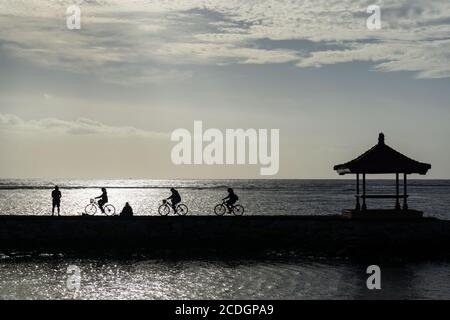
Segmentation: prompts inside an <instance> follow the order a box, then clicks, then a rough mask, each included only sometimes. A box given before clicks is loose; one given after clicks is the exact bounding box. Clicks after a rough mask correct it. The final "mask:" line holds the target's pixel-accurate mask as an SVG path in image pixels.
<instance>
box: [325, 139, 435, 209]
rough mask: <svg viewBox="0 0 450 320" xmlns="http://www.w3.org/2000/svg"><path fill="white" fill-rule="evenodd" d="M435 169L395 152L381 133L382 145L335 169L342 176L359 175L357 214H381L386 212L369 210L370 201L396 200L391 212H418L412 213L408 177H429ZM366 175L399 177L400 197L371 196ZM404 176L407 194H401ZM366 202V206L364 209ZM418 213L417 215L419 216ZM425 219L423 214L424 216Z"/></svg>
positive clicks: (398, 191)
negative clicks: (414, 174)
mask: <svg viewBox="0 0 450 320" xmlns="http://www.w3.org/2000/svg"><path fill="white" fill-rule="evenodd" d="M430 168H431V165H430V164H428V163H422V162H418V161H416V160H413V159H411V158H408V157H407V156H405V155H403V154H401V153H400V152H398V151H396V150H394V149H392V148H391V147H389V146H388V145H386V144H385V142H384V134H383V133H380V135H379V137H378V144H377V145H375V146H374V147H372V148H371V149H370V150H368V151H366V152H365V153H363V154H362V155H360V156H359V157H357V158H356V159H354V160H352V161H349V162H347V163H344V164H339V165H336V166H334V170H336V171H337V172H338V173H339V174H340V175H345V174H355V175H356V195H355V197H356V207H355V209H354V210H350V211H351V213H355V212H357V213H358V212H361V213H363V212H366V213H367V212H368V211H371V213H379V212H381V211H386V210H368V209H367V204H366V199H370V198H372V199H395V209H394V210H389V211H391V212H392V211H394V212H410V213H413V211H414V210H409V209H408V201H407V198H408V194H407V175H408V174H413V173H416V174H420V175H425V174H426V173H427V171H428V170H429V169H430ZM366 174H395V180H396V193H395V194H371V195H368V194H367V193H366ZM400 174H403V194H400V186H399V176H400ZM360 175H362V194H360V181H359V179H360ZM400 199H403V209H402V208H401V206H400ZM361 200H362V206H361ZM417 212H418V211H414V213H417ZM420 215H421V213H420Z"/></svg>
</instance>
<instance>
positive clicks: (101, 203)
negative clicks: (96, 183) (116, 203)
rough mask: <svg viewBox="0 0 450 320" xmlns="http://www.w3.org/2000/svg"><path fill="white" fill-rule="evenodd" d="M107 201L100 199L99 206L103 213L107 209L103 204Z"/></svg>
mask: <svg viewBox="0 0 450 320" xmlns="http://www.w3.org/2000/svg"><path fill="white" fill-rule="evenodd" d="M104 204H105V203H104V202H103V200H99V201H98V206H99V208H100V211H101V212H102V213H105V210H104V209H103V205H104Z"/></svg>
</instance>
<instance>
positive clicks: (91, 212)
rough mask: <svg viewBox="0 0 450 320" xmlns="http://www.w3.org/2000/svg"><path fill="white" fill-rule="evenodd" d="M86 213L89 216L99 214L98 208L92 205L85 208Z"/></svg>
mask: <svg viewBox="0 0 450 320" xmlns="http://www.w3.org/2000/svg"><path fill="white" fill-rule="evenodd" d="M84 212H86V214H87V215H90V216H93V215H94V214H95V213H96V212H97V206H96V205H95V204H93V203H90V204H88V205H87V206H86V207H85V208H84Z"/></svg>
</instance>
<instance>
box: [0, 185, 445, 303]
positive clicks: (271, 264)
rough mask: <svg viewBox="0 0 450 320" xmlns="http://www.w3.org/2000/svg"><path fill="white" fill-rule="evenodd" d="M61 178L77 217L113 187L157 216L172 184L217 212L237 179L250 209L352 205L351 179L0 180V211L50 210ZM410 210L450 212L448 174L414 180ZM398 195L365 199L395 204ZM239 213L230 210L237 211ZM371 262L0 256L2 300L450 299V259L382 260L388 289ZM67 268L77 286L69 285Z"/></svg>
mask: <svg viewBox="0 0 450 320" xmlns="http://www.w3.org/2000/svg"><path fill="white" fill-rule="evenodd" d="M55 184H57V185H59V186H60V189H61V192H62V194H63V197H62V201H61V209H62V210H61V214H62V215H80V214H81V213H82V212H83V211H84V207H85V206H86V205H87V204H88V203H89V199H90V198H92V197H95V196H99V195H100V194H101V191H100V188H102V187H106V188H107V190H108V196H109V200H110V203H112V204H113V205H114V206H115V207H116V209H117V210H118V211H120V210H121V208H122V207H123V205H124V204H125V202H129V203H130V204H131V206H132V207H133V210H134V212H135V214H136V215H157V214H158V207H159V205H160V204H161V200H162V199H163V198H166V197H168V196H169V195H170V191H169V189H170V188H171V187H175V188H177V189H178V190H179V191H180V194H181V196H182V199H183V203H185V204H186V205H187V206H188V207H189V213H188V214H189V215H212V214H214V211H213V209H214V206H215V205H216V204H217V203H220V199H222V198H223V197H225V196H226V188H227V187H232V188H234V190H235V192H236V193H237V194H238V196H239V202H240V203H241V204H242V205H243V206H244V207H245V215H325V214H338V213H340V211H341V210H342V209H343V208H352V207H353V206H354V201H355V200H354V193H355V183H354V181H353V180H62V179H61V180H51V181H50V180H39V179H26V180H25V179H22V180H18V179H11V180H0V214H2V215H7V214H15V215H49V214H51V197H50V194H51V191H52V189H53V186H54V185H55ZM367 192H368V193H370V192H372V193H383V192H386V193H394V192H395V181H392V180H368V188H367ZM408 192H409V195H410V197H409V200H408V204H409V207H410V208H414V209H419V210H423V211H424V214H425V215H426V216H433V217H438V218H440V219H450V212H449V211H448V208H449V207H450V197H449V195H450V181H449V180H410V181H409V184H408ZM393 205H394V202H393V201H392V200H384V201H381V200H377V201H368V207H369V208H370V207H371V206H373V207H386V208H389V207H393ZM230 218H232V217H230ZM371 263H372V262H371V261H353V260H351V259H346V258H339V259H337V258H336V259H332V258H325V257H299V256H285V255H277V253H274V254H273V255H271V256H268V257H263V258H260V259H255V258H248V259H243V258H236V259H227V260H220V259H160V258H159V259H155V257H151V256H133V257H126V258H124V257H121V258H105V257H98V258H95V257H89V258H81V257H74V256H65V255H64V254H58V255H54V254H52V255H51V254H39V255H32V254H30V255H27V254H18V255H13V256H7V255H4V254H0V299H73V298H75V299H450V281H449V279H450V262H449V261H400V260H399V261H386V262H383V263H380V262H379V261H377V262H373V263H377V264H378V265H379V266H380V268H381V272H382V278H381V279H382V289H381V290H369V289H367V286H366V280H367V277H368V276H369V275H368V274H367V273H366V268H367V266H368V265H370V264H371ZM69 266H72V267H73V266H75V267H76V268H77V270H79V273H80V279H81V282H80V287H79V290H78V291H74V290H72V289H73V288H71V286H70V285H68V279H70V277H71V274H70V273H68V268H69Z"/></svg>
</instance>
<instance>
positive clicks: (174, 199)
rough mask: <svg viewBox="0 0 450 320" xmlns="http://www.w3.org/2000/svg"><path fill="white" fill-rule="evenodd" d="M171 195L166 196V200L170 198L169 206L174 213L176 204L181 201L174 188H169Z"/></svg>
mask: <svg viewBox="0 0 450 320" xmlns="http://www.w3.org/2000/svg"><path fill="white" fill-rule="evenodd" d="M170 191H171V192H172V195H171V196H170V197H168V198H167V199H166V200H171V206H172V209H173V211H174V212H175V213H177V204H179V203H180V202H181V196H180V194H179V193H178V191H177V190H175V188H170Z"/></svg>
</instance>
